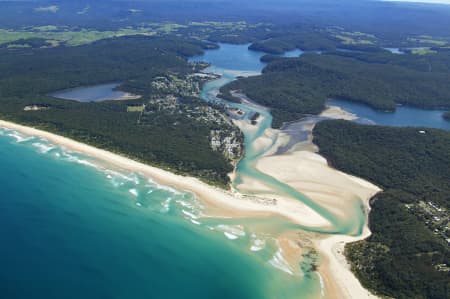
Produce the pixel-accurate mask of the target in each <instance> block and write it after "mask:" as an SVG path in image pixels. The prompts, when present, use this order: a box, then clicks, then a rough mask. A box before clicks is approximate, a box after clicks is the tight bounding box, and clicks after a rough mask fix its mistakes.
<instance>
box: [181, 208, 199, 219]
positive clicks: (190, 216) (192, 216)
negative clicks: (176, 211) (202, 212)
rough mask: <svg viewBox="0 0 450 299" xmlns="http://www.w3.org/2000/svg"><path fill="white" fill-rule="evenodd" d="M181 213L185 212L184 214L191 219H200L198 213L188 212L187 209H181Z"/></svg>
mask: <svg viewBox="0 0 450 299" xmlns="http://www.w3.org/2000/svg"><path fill="white" fill-rule="evenodd" d="M181 213H183V214H184V215H186V216H188V217H189V218H190V219H198V217H197V216H196V215H194V214H192V213H191V212H188V211H186V210H181Z"/></svg>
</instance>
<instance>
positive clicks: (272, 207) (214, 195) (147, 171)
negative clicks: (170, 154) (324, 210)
mask: <svg viewBox="0 0 450 299" xmlns="http://www.w3.org/2000/svg"><path fill="white" fill-rule="evenodd" d="M0 127H4V128H7V129H12V130H16V131H18V132H21V133H23V134H25V135H30V136H37V137H40V138H45V139H47V140H49V141H50V142H53V143H55V144H58V145H60V146H63V147H66V148H67V149H70V150H72V151H75V152H79V153H81V154H85V155H87V156H91V157H94V158H97V159H99V160H100V161H104V162H107V163H108V164H111V165H114V166H116V167H119V168H122V169H126V170H129V171H133V172H137V173H140V174H142V175H144V176H148V177H150V178H152V179H153V180H154V181H155V182H157V183H159V184H163V185H167V186H172V187H175V188H176V189H179V190H184V191H188V192H192V193H194V194H195V195H196V196H197V197H199V198H200V199H201V200H203V201H205V202H206V203H209V204H211V206H212V207H216V208H217V209H215V210H214V211H212V213H214V215H215V216H220V214H223V216H228V215H230V214H231V215H233V217H254V216H267V215H271V214H276V215H280V216H283V217H286V218H288V219H289V220H291V221H293V222H294V223H297V224H300V225H305V226H312V227H320V226H323V225H326V224H327V221H326V220H324V219H323V218H322V217H320V216H319V215H318V214H314V213H305V209H304V205H303V204H302V203H300V202H297V201H295V200H289V199H279V200H277V202H276V204H274V203H273V201H272V200H267V201H265V200H257V199H255V198H252V197H247V196H242V195H240V194H237V193H233V192H227V191H224V190H222V189H219V188H215V187H212V186H210V185H208V184H206V183H204V182H202V181H200V180H198V179H196V178H193V177H186V176H180V175H176V174H173V173H171V172H169V171H165V170H162V169H159V168H156V167H152V166H149V165H146V164H143V163H140V162H136V161H134V160H131V159H128V158H126V157H123V156H120V155H117V154H114V153H111V152H108V151H105V150H102V149H98V148H96V147H93V146H89V145H86V144H83V143H80V142H77V141H74V140H72V139H69V138H65V137H62V136H59V135H55V134H52V133H49V132H46V131H42V130H38V129H34V128H31V127H26V126H22V125H18V124H15V123H11V122H7V121H2V120H0Z"/></svg>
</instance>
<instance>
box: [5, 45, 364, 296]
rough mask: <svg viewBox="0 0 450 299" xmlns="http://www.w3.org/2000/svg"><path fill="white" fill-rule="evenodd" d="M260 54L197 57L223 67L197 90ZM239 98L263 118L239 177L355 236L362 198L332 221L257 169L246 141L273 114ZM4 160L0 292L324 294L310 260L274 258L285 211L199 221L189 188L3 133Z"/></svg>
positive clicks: (257, 65) (236, 50)
mask: <svg viewBox="0 0 450 299" xmlns="http://www.w3.org/2000/svg"><path fill="white" fill-rule="evenodd" d="M299 54H301V53H299ZM261 55H262V53H258V52H251V51H248V50H247V47H246V46H230V45H221V49H220V50H212V51H208V52H207V53H206V54H205V55H204V56H202V57H197V58H195V59H197V60H206V61H209V62H211V63H213V65H214V66H213V67H212V68H211V71H214V72H217V73H220V74H222V75H223V77H222V78H221V79H219V80H216V81H213V82H210V83H208V84H206V85H205V88H204V91H203V93H202V97H203V98H204V99H205V100H215V94H216V93H217V89H218V88H219V87H220V86H221V85H223V84H224V83H226V82H229V81H230V80H233V79H234V78H235V77H236V76H238V75H252V74H257V73H258V72H260V71H261V69H262V68H263V67H264V64H262V63H261V62H259V58H260V56H261ZM293 55H296V54H293ZM237 105H238V106H239V107H240V108H241V109H242V110H244V111H246V112H247V113H251V112H254V111H258V112H260V113H262V114H264V115H265V116H266V118H265V119H266V120H265V121H264V122H262V123H261V124H260V127H259V129H258V130H257V131H256V132H254V133H251V134H250V133H249V132H246V136H245V137H246V145H247V147H248V151H247V154H246V158H245V159H243V161H242V162H241V163H240V164H239V166H238V169H239V171H238V178H237V180H239V176H246V175H247V176H253V177H256V178H258V179H260V180H264V181H265V182H266V183H269V184H271V185H273V186H274V187H275V188H277V189H278V190H279V191H280V192H283V193H286V194H288V195H290V196H292V197H295V198H298V200H301V201H303V202H305V203H306V204H308V205H309V206H311V207H312V208H313V209H315V210H316V211H318V212H319V213H320V214H322V215H323V216H324V217H327V218H328V219H329V220H330V221H332V223H333V224H334V225H333V229H332V230H330V231H326V232H325V233H330V232H341V233H352V234H357V233H358V232H359V229H360V227H361V226H362V225H363V224H364V218H365V215H364V214H363V213H362V212H361V210H360V206H359V202H358V201H355V207H354V208H355V211H354V214H355V217H352V219H350V220H349V219H339V218H336V217H334V216H333V214H331V213H329V212H328V211H327V210H326V209H324V208H322V207H320V206H316V205H315V204H314V203H313V202H310V201H309V199H308V198H306V197H304V196H303V195H302V194H300V193H298V192H297V191H295V190H292V189H290V188H289V187H288V186H286V185H284V184H282V183H280V182H278V181H276V180H274V179H273V178H271V177H270V176H267V175H264V174H262V173H260V172H258V171H257V170H255V168H254V161H255V160H256V158H257V157H258V156H259V155H260V154H261V152H258V151H256V150H252V147H251V144H252V141H253V140H254V139H255V138H257V137H258V136H259V135H260V134H261V133H262V132H263V130H264V129H265V128H267V127H268V126H270V122H271V116H270V113H269V112H268V111H267V110H265V109H263V108H261V107H256V108H255V107H253V106H251V105H244V104H237ZM0 167H1V171H0V182H1V184H2V185H1V188H0V265H1V267H0V298H27V299H28V298H46V299H51V298H168V299H170V298H217V299H221V298H224V299H230V298H233V299H240V298H242V299H252V298H255V299H264V298H277V299H278V298H280V299H282V298H286V299H290V298H301V299H310V298H311V299H312V298H321V287H320V281H319V279H318V276H317V275H316V274H315V273H314V272H309V271H305V270H304V269H307V268H308V266H309V265H308V263H309V261H307V260H305V261H303V263H300V264H299V265H294V266H293V265H288V264H287V263H286V261H284V260H283V258H282V256H281V255H280V252H279V248H278V246H277V243H276V236H278V235H279V234H280V233H281V232H283V231H285V230H287V229H295V228H299V227H297V226H294V225H292V224H290V223H288V222H286V221H285V220H283V219H279V218H276V217H273V218H270V219H239V220H236V219H214V218H205V217H202V216H203V213H204V207H203V205H202V203H201V202H199V201H198V200H197V199H196V198H195V196H193V195H192V194H189V193H185V192H181V191H179V190H175V189H173V188H169V187H165V186H161V185H158V184H156V183H154V182H153V181H152V180H150V179H148V178H145V177H142V176H140V175H139V174H136V173H130V172H127V171H124V170H120V169H114V168H112V167H111V166H110V165H107V164H104V163H102V162H101V161H96V160H94V159H92V158H89V157H86V156H83V155H80V154H77V153H74V152H70V151H69V150H67V149H64V148H61V147H59V146H56V145H54V144H52V143H50V142H48V141H46V140H43V139H40V138H37V137H30V136H25V135H22V134H19V133H17V132H14V131H11V130H6V129H0ZM305 229H307V228H305ZM292 267H295V268H296V269H292ZM302 269H303V270H302ZM295 270H297V271H295ZM292 272H295V274H292Z"/></svg>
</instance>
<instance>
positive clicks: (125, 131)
mask: <svg viewBox="0 0 450 299" xmlns="http://www.w3.org/2000/svg"><path fill="white" fill-rule="evenodd" d="M203 47H204V44H203V43H201V42H198V41H192V40H187V39H183V38H174V37H163V38H148V37H127V38H117V39H108V40H102V41H99V42H96V43H93V44H89V45H85V46H79V47H58V48H52V49H18V50H8V49H3V50H0V54H1V55H0V118H1V119H4V120H10V121H14V122H18V123H22V124H26V125H30V126H34V127H38V128H41V129H45V130H48V131H51V132H55V133H57V134H60V135H64V136H68V137H71V138H74V139H76V140H80V141H82V142H86V143H89V144H92V145H95V146H98V147H101V148H104V149H108V150H112V151H114V152H118V153H121V154H124V155H126V156H129V157H132V158H135V159H138V160H140V161H143V162H146V163H149V164H152V165H156V166H160V167H163V168H166V169H170V170H172V171H175V172H179V173H184V174H192V175H196V176H198V177H200V178H203V179H204V180H207V181H209V182H211V183H214V184H219V185H221V186H225V185H226V184H227V183H228V181H229V178H228V176H227V173H228V172H230V171H231V170H232V169H233V168H232V165H231V164H230V163H229V162H228V161H227V159H226V158H225V157H224V156H223V155H222V154H221V153H220V152H216V151H213V150H212V148H211V146H210V142H209V138H210V131H211V130H213V129H217V128H216V126H217V125H216V124H215V122H214V120H212V121H200V120H199V119H201V118H200V117H197V118H193V117H192V115H187V114H178V113H175V112H176V111H173V112H172V113H162V112H161V114H159V115H155V114H149V115H147V116H146V122H138V120H139V118H140V116H141V114H142V113H144V112H141V111H143V109H140V110H139V109H137V110H136V112H134V111H133V110H132V109H128V108H129V106H130V105H132V106H133V107H138V108H139V107H143V106H142V105H143V104H145V103H147V102H148V101H149V99H150V98H152V85H151V84H150V83H151V80H152V79H153V78H154V77H155V76H161V75H167V73H170V74H172V75H174V74H176V75H178V76H180V77H183V75H184V74H186V73H189V72H192V66H190V65H189V64H188V63H187V59H186V57H187V56H190V55H194V54H199V53H201V52H202V50H203ZM109 82H122V83H123V84H122V87H121V89H124V90H126V91H131V92H134V93H137V94H139V95H142V96H143V97H142V98H141V99H139V100H133V101H126V102H125V101H106V102H101V103H79V102H75V101H67V100H59V99H54V98H51V97H50V96H48V95H47V94H48V93H50V92H54V91H57V90H60V89H65V88H70V87H77V86H90V85H95V84H99V83H109ZM196 103H197V104H196V105H197V106H199V108H198V109H199V110H201V111H203V110H204V109H205V108H201V107H200V106H206V104H204V103H201V102H196ZM32 105H37V106H38V107H45V109H41V110H39V111H30V110H24V109H25V107H27V106H32ZM183 105H187V104H183ZM189 105H190V104H189ZM174 109H178V106H177V107H176V108H174ZM202 109H203V110H202ZM155 117H158V121H152V119H153V118H155ZM181 124H182V125H181Z"/></svg>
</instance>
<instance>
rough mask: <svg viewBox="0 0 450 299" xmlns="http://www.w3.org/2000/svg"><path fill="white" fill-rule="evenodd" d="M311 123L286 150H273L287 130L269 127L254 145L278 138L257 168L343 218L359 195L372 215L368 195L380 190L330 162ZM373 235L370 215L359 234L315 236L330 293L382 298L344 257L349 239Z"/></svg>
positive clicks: (333, 112)
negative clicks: (365, 284) (314, 140)
mask: <svg viewBox="0 0 450 299" xmlns="http://www.w3.org/2000/svg"><path fill="white" fill-rule="evenodd" d="M320 116H321V117H326V118H332V119H345V120H354V119H355V118H356V116H355V115H354V114H351V113H349V112H347V111H345V110H342V109H340V108H338V107H328V108H327V109H326V110H324V112H323V113H322V114H321V115H320ZM241 127H242V125H241ZM313 128H314V125H308V126H306V129H307V130H308V131H310V134H309V136H308V138H307V140H306V141H302V142H299V143H297V144H296V145H295V146H293V147H292V148H291V149H290V150H289V151H287V152H286V153H284V154H274V153H276V150H277V148H278V147H280V146H282V145H283V144H286V143H287V139H288V138H286V134H285V133H284V132H283V131H280V130H273V129H269V130H270V132H268V133H267V134H264V135H263V136H262V139H263V140H262V141H259V142H258V141H257V142H255V145H254V146H257V147H258V148H262V147H263V146H262V144H264V145H265V146H267V144H269V142H268V141H267V139H268V137H269V136H270V137H272V138H275V142H274V143H273V146H272V148H268V149H267V150H266V152H265V154H264V155H263V156H262V157H261V158H259V159H258V160H257V162H256V168H257V169H258V170H260V171H262V172H263V173H266V174H269V175H271V176H272V177H274V178H276V179H277V180H279V181H281V182H283V183H286V184H288V185H290V186H291V187H293V188H295V189H296V190H298V191H300V192H301V193H303V194H304V195H306V196H308V197H309V198H311V199H312V200H313V201H314V202H316V203H318V204H320V205H321V206H322V207H326V208H327V209H328V210H329V211H330V212H332V213H333V214H334V215H336V216H338V217H342V219H346V217H352V215H349V211H351V209H349V207H350V205H351V204H352V202H354V201H355V200H361V201H362V203H363V204H364V208H365V210H366V211H367V214H368V212H369V210H370V206H369V200H370V198H372V197H373V196H374V195H375V194H376V193H378V192H380V191H381V189H380V188H379V187H377V186H375V185H373V184H371V183H370V182H367V181H365V180H363V179H360V178H357V177H354V176H351V175H348V174H346V173H343V172H340V171H338V170H336V169H334V168H332V167H330V166H329V165H328V163H327V160H326V159H325V158H323V157H322V156H320V155H319V154H318V153H317V151H318V148H317V146H315V145H314V144H313V143H312V130H313ZM240 188H242V189H243V190H246V191H253V192H255V191H256V192H263V191H265V192H266V193H270V188H267V186H264V185H262V184H261V183H257V182H252V181H251V180H250V179H247V180H245V179H244V180H243V184H242V186H241V187H240ZM369 236H370V230H369V228H368V226H367V219H366V225H365V226H364V228H363V233H362V234H361V235H360V236H357V237H352V236H348V235H332V236H330V237H328V238H323V237H321V236H317V237H315V238H312V241H313V243H314V246H315V248H316V249H317V250H318V252H319V253H320V255H321V259H322V263H321V264H320V266H319V273H320V275H321V278H322V281H323V283H324V287H325V288H324V292H325V297H326V298H333V299H343V298H345V299H347V298H355V299H362V298H378V297H376V296H374V295H373V294H371V293H370V292H369V291H367V290H366V289H365V288H364V287H363V286H362V285H361V283H360V282H359V281H358V279H357V278H356V277H355V275H354V274H353V273H352V272H351V270H350V266H349V264H348V262H347V261H346V258H345V256H344V246H345V244H346V243H350V242H355V241H358V240H362V239H365V238H367V237H369Z"/></svg>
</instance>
